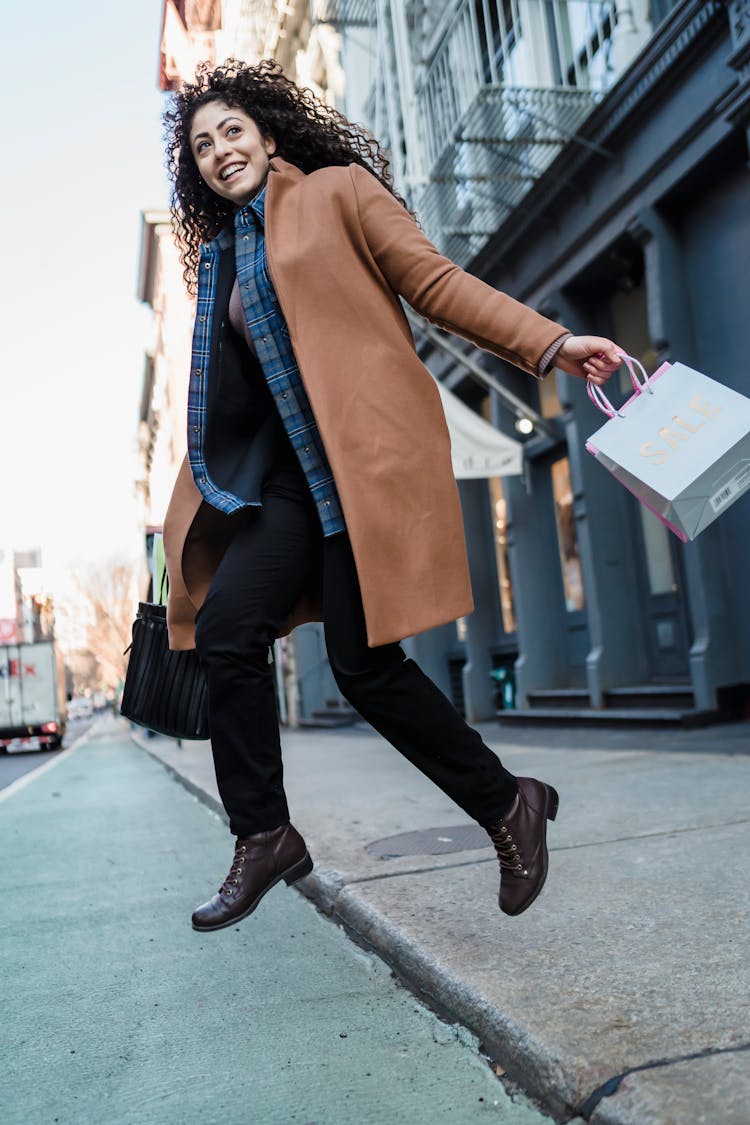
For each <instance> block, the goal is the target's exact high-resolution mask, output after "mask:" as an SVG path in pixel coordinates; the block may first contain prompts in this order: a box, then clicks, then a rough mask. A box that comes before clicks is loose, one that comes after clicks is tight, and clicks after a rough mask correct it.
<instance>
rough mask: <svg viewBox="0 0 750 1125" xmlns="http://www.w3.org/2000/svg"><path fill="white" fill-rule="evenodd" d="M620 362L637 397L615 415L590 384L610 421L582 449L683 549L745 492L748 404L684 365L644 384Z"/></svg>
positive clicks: (749, 455) (667, 367)
mask: <svg viewBox="0 0 750 1125" xmlns="http://www.w3.org/2000/svg"><path fill="white" fill-rule="evenodd" d="M623 360H624V362H625V363H626V364H627V366H628V370H629V371H630V377H631V379H632V382H633V388H634V391H635V393H634V394H633V396H632V397H631V398H630V399H628V401H627V402H626V403H625V405H624V406H621V407H620V408H619V410H618V409H616V408H615V407H614V406H612V403H611V402H610V401H609V399H608V398H607V397H606V395H605V394H603V392H602V391H601V389H600V388H599V387H597V386H595V385H594V384H592V383H588V384H587V390H588V393H589V398H590V399H591V401H592V402H593V403H594V404H595V405H596V406H597V407H598V408H599V410H601V411H602V412H603V413H604V414H606V415H607V416H608V419H609V420H608V421H607V422H605V424H604V425H603V426H602V427H601V429H599V430H597V431H596V433H594V434H592V435H591V437H590V438H589V440H588V441H587V442H586V448H587V449H588V451H589V453H592V454H593V455H594V457H596V459H597V461H600V462H601V463H602V465H604V467H605V468H606V469H609V471H610V473H612V475H613V476H614V477H616V478H617V480H619V481H620V483H621V484H623V485H624V486H625V487H626V488H628V489H629V490H630V491H631V492H632V493H633V494H634V495H635V496H637V497H638V499H639V500H640V501H641V502H642V503H643V504H645V505H646V507H647V508H650V509H651V511H652V512H654V513H655V515H657V516H658V517H659V519H660V520H662V522H663V523H665V524H666V525H667V527H668V528H670V530H671V531H673V532H674V533H675V535H678V536H679V538H680V539H682V541H683V542H686V541H687V540H688V539H695V537H696V535H698V534H699V532H701V531H703V529H704V528H705V527H708V525H709V524H710V523H713V521H714V520H715V519H716V517H717V516H718V515H720V514H721V512H723V511H725V509H726V508H728V507H729V506H730V504H733V503H734V502H735V500H738V499H739V497H740V496H742V494H743V493H744V492H746V491H747V490H748V489H750V399H748V398H745V396H744V395H741V394H738V393H737V391H733V390H730V389H729V387H724V386H722V384H721V383H717V382H716V381H715V380H713V379H709V378H708V376H707V375H703V374H701V372H700V371H695V370H694V369H693V368H692V367H687V366H686V365H685V364H684V363H674V364H669V363H665V364H663V366H662V367H660V368H659V370H658V371H656V372H655V373H654V374H653V375H652V376H651V377H650V378H649V376H648V375H646V372H645V371H644V370H643V367H642V366H641V365H640V364H639V363H638V362H637V360H633V359H632V357H631V356H623ZM633 364H636V365H637V366H638V367H639V368H640V371H641V373H642V379H639V378H638V376H637V375H636V373H635V370H634V367H633Z"/></svg>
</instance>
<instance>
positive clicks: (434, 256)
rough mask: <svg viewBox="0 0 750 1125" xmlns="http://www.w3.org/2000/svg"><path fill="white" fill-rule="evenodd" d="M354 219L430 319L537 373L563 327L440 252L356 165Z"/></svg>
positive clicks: (381, 263) (395, 281)
mask: <svg viewBox="0 0 750 1125" xmlns="http://www.w3.org/2000/svg"><path fill="white" fill-rule="evenodd" d="M349 170H350V174H351V177H352V181H353V184H354V191H355V194H356V197H357V207H358V210H359V221H360V224H361V227H362V231H363V233H364V237H365V240H366V241H367V245H368V247H369V249H370V252H371V254H372V256H373V258H374V259H375V261H376V263H377V265H378V267H379V268H380V270H381V272H382V274H383V276H384V277H385V279H386V280H387V282H388V284H389V285H390V286H391V288H392V289H394V290H395V291H396V293H399V294H400V295H401V296H402V297H403V298H404V300H405V301H406V302H407V303H408V304H409V305H411V307H412V308H413V309H414V310H415V311H416V312H418V313H420V314H421V315H422V316H424V317H425V318H426V319H427V320H429V321H431V322H432V324H435V325H437V326H438V327H439V328H445V329H447V331H449V332H453V333H454V334H455V335H457V336H463V337H465V338H466V339H467V340H471V342H472V343H473V344H476V345H477V347H480V348H484V350H485V351H488V352H492V353H493V355H497V356H500V358H501V359H506V360H508V361H509V362H510V363H513V364H515V366H516V367H520V368H521V369H522V370H523V371H527V372H528V373H529V374H530V375H535V376H537V377H540V378H541V377H543V376H544V375H545V374H547V370H548V369H549V366H550V364H549V359H548V358H547V357H548V355H549V353H550V352H551V353H552V355H553V357H554V355H555V354H556V350H555V349H553V348H552V345H553V344H555V343H556V342H557V341H560V342H562V341H561V337H565V336H567V335H568V330H567V329H566V328H563V326H562V325H560V324H556V323H555V322H554V321H552V320H548V319H547V317H544V316H541V314H540V313H538V312H535V311H534V309H532V308H529V306H528V305H523V304H521V302H520V301H516V300H514V299H513V297H509V296H508V295H507V294H505V293H501V292H499V291H498V290H497V289H493V288H492V286H491V285H487V283H486V282H484V281H481V280H480V279H479V278H478V277H474V276H473V275H472V274H469V273H467V272H466V271H465V270H462V269H461V267H460V266H457V265H456V264H455V262H451V261H450V259H448V258H445V257H443V255H442V254H441V253H440V252H439V251H438V250H437V248H436V247H435V246H433V244H432V243H431V242H430V240H429V239H428V238H426V237H425V236H424V235H423V234H422V232H421V230H420V229H419V227H418V226H417V224H416V223H415V221H414V219H413V218H412V216H411V215H410V214H409V212H408V211H406V210H405V208H404V207H402V205H401V204H400V203H399V201H398V200H397V199H396V198H395V197H394V196H393V195H391V193H390V192H389V191H388V190H387V188H385V187H383V185H382V184H381V183H380V181H379V180H378V179H377V177H375V176H373V175H372V174H371V173H370V172H368V171H367V170H366V169H365V168H362V167H361V166H360V165H358V164H351V165H350V166H349Z"/></svg>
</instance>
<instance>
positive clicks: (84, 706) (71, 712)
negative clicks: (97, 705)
mask: <svg viewBox="0 0 750 1125" xmlns="http://www.w3.org/2000/svg"><path fill="white" fill-rule="evenodd" d="M93 716H94V704H93V703H92V702H91V700H90V699H86V698H85V697H84V696H82V695H80V696H78V697H77V698H76V699H71V701H70V703H69V704H68V718H69V719H91V718H93Z"/></svg>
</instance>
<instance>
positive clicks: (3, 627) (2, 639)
mask: <svg viewBox="0 0 750 1125" xmlns="http://www.w3.org/2000/svg"><path fill="white" fill-rule="evenodd" d="M17 641H18V626H17V625H16V623H15V621H14V620H13V619H12V618H11V617H0V644H1V645H10V644H14V643H15V642H17Z"/></svg>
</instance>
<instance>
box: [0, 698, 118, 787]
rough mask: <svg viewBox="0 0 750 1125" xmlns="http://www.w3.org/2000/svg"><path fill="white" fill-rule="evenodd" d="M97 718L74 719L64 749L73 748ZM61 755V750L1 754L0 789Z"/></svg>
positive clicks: (69, 724) (68, 729)
mask: <svg viewBox="0 0 750 1125" xmlns="http://www.w3.org/2000/svg"><path fill="white" fill-rule="evenodd" d="M96 718H97V716H95V717H94V718H93V719H74V720H73V721H72V722H69V723H68V727H67V730H66V731H65V738H64V739H63V744H62V749H63V750H67V749H68V747H69V746H72V745H73V743H74V742H75V741H76V740H77V739H79V738H80V737H81V735H82V734H85V733H86V731H87V730H88V729H89V727H90V726H91V724H92V723H94V722H96ZM59 753H60V751H59V750H29V751H26V752H24V753H22V754H7V753H0V789H5V788H6V787H7V786H8V785H10V784H11V782H13V781H16V780H17V779H18V778H19V777H23V776H24V775H25V774H27V773H31V772H32V771H33V770H38V769H39V767H40V766H43V765H44V763H45V762H48V761H49V760H50V758H56V757H57V755H58V754H59Z"/></svg>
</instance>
